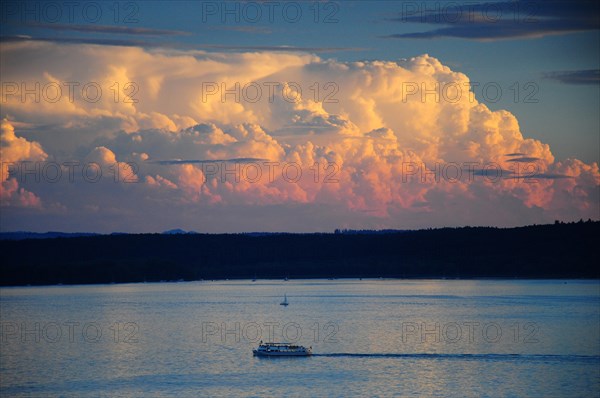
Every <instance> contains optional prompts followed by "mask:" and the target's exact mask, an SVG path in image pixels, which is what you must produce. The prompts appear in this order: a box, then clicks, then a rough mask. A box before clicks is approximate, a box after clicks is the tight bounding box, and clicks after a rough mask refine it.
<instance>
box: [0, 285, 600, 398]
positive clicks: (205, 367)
mask: <svg viewBox="0 0 600 398" xmlns="http://www.w3.org/2000/svg"><path fill="white" fill-rule="evenodd" d="M284 294H287V296H288V300H289V302H290V305H289V306H288V307H284V306H280V305H279V302H281V301H282V299H283V295H284ZM0 315H1V325H0V326H1V329H0V332H1V335H0V342H1V350H0V354H1V355H0V396H2V397H5V396H6V397H50V396H72V397H99V396H100V397H105V396H106V397H155V396H177V397H196V396H286V397H293V396H298V397H306V396H361V397H363V396H406V397H423V396H457V397H462V396H474V397H475V396H477V397H480V396H492V397H502V396H532V397H554V396H556V397H565V396H567V397H568V396H581V397H591V396H598V395H599V394H600V282H599V281H573V280H558V281H556V280H554V281H505V280H500V281H499V280H477V281H472V280H470V281H461V280H411V281H406V280H362V281H359V280H317V281H315V280H290V281H262V280H258V281H256V282H251V281H220V282H189V283H160V284H130V285H96V286H55V287H23V288H3V289H1V290H0ZM260 340H264V341H268V340H275V341H289V342H296V343H298V344H302V345H306V346H312V348H313V352H314V353H315V355H314V356H313V357H309V358H275V359H273V358H256V357H253V356H252V351H251V350H252V348H253V347H255V346H257V345H258V342H259V341H260Z"/></svg>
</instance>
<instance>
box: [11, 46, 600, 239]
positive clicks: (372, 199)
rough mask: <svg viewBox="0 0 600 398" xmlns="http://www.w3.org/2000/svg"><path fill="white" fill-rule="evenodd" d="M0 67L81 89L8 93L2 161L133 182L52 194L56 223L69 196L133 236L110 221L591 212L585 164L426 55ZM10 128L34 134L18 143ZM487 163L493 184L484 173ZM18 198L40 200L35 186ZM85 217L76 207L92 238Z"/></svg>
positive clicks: (305, 220)
mask: <svg viewBox="0 0 600 398" xmlns="http://www.w3.org/2000/svg"><path fill="white" fill-rule="evenodd" d="M6 59H15V60H19V64H21V63H22V64H23V65H22V67H19V68H14V67H10V68H8V67H6V65H2V68H3V71H4V70H7V73H5V74H4V73H3V82H17V83H19V87H20V84H21V82H25V84H26V86H27V87H35V83H36V82H39V83H40V85H41V86H42V87H44V86H46V87H48V90H50V89H51V88H52V87H55V85H63V86H64V84H63V82H80V83H81V84H80V86H77V87H78V89H77V90H75V92H74V93H75V94H74V98H73V101H70V99H69V98H67V93H66V91H65V92H64V93H63V96H62V97H61V98H59V100H57V101H55V102H49V101H45V100H44V98H42V99H41V100H40V101H37V102H36V101H35V100H34V99H35V98H34V96H33V95H29V96H26V97H25V101H24V102H23V101H22V99H21V97H20V95H17V94H12V95H9V96H6V94H7V93H6V91H4V92H3V112H5V115H3V116H8V117H9V119H10V120H11V122H8V121H6V122H5V124H6V125H7V126H9V125H10V123H13V124H12V125H10V126H11V129H9V128H8V127H7V128H6V129H5V128H4V127H3V130H2V134H3V136H2V142H3V158H4V156H5V155H4V152H5V149H4V147H5V144H4V143H5V141H6V142H7V143H8V142H13V144H10V145H12V147H11V146H10V145H9V144H6V147H7V148H12V149H10V150H9V152H8V153H15V154H12V155H10V156H11V158H10V159H16V160H12V161H20V160H30V159H35V160H41V161H43V160H46V159H47V158H52V159H56V161H61V162H62V161H71V160H73V159H79V160H80V161H82V162H95V163H98V164H100V165H101V166H102V167H106V168H110V167H111V165H114V164H117V165H118V167H119V170H120V175H130V176H132V178H133V180H134V181H131V182H133V183H132V184H128V185H127V186H124V184H119V183H112V184H101V185H94V186H93V187H92V185H91V184H85V183H74V184H71V186H69V187H68V190H69V192H70V194H71V196H70V197H69V200H66V201H65V200H64V199H63V200H62V201H61V203H64V202H68V203H66V204H65V206H67V212H66V213H67V214H66V215H62V217H67V218H68V217H69V209H71V208H73V209H75V208H78V209H81V208H82V207H81V205H79V203H85V205H86V206H97V208H98V209H99V211H98V212H94V214H97V216H96V217H102V209H103V208H106V207H107V206H106V203H107V202H109V203H110V204H111V205H110V208H114V206H116V205H117V203H118V204H119V205H120V206H122V207H123V212H124V213H123V212H120V213H119V217H121V220H117V218H116V217H115V220H114V221H113V222H114V225H113V226H111V227H105V226H104V224H103V226H102V228H112V229H115V230H116V229H121V230H122V229H125V228H132V229H133V230H136V229H135V228H136V226H135V224H132V223H131V222H129V223H127V222H126V221H125V220H126V219H127V218H126V217H125V218H124V217H123V214H126V215H127V217H129V218H130V219H131V220H138V221H139V219H140V218H143V214H150V215H151V214H158V213H160V214H161V215H162V216H164V217H159V216H157V217H156V218H155V222H154V223H152V222H150V221H148V220H144V221H143V222H142V221H139V223H140V224H139V227H138V228H139V229H138V230H160V229H163V228H165V229H166V228H168V227H172V226H178V227H185V226H187V227H188V228H190V229H197V230H207V231H222V230H227V229H228V228H229V229H236V230H248V229H253V230H264V229H267V230H273V229H275V230H302V231H306V230H330V229H331V228H332V227H336V226H340V227H345V226H346V227H352V228H361V227H366V228H405V227H412V228H414V227H418V226H429V225H436V226H437V225H464V224H477V225H481V224H486V225H488V224H492V225H518V224H523V223H528V222H538V223H539V222H549V221H552V220H553V219H555V218H565V219H573V218H588V217H591V218H598V217H599V216H600V215H599V214H598V211H599V210H598V200H599V198H598V186H599V184H600V173H599V171H598V165H597V164H596V163H593V164H586V163H583V162H581V161H579V160H577V159H566V160H556V159H555V158H554V156H553V154H552V151H551V148H550V147H549V146H548V145H547V144H545V143H543V142H541V141H539V140H536V139H532V138H527V137H526V136H524V134H523V132H522V131H521V129H520V126H519V123H518V121H517V119H516V117H515V116H514V115H513V114H511V113H510V112H508V111H504V110H499V111H493V110H491V109H489V108H488V107H487V106H486V105H484V104H483V103H481V102H479V101H478V100H477V98H475V97H474V95H473V93H472V92H470V91H469V89H468V88H469V83H470V82H469V78H468V77H467V76H466V75H465V74H463V73H460V72H457V71H453V70H452V69H450V68H449V67H448V66H445V65H443V64H442V62H441V61H440V60H438V59H436V58H434V57H431V56H428V55H423V56H419V57H414V58H410V59H402V60H399V61H398V62H390V61H369V62H349V63H344V62H338V61H335V60H331V59H322V58H319V57H317V56H315V55H310V54H302V53H282V52H277V53H272V52H257V53H245V54H235V53H205V52H200V51H189V52H182V51H178V52H175V51H165V50H143V49H141V48H135V47H109V46H89V45H87V46H83V45H59V44H53V43H36V42H21V43H7V44H6V46H3V48H2V60H3V61H2V62H3V63H4V62H6V61H5V60H6ZM90 82H94V83H95V84H98V85H99V86H100V87H101V88H102V95H101V96H100V97H99V98H98V100H97V101H95V102H94V101H88V100H86V98H84V97H82V92H81V90H80V89H79V87H82V86H83V85H85V84H87V83H90ZM50 83H52V84H50ZM14 89H16V86H11V90H14ZM65 90H66V89H65ZM78 90H79V91H78ZM90 90H91V88H90ZM224 90H228V91H224ZM257 93H260V95H259V96H258V97H257V95H258V94H257ZM88 95H89V94H88ZM117 97H118V98H117ZM88 99H89V98H88ZM18 123H28V124H29V125H32V126H40V127H41V126H45V128H27V129H23V133H22V134H23V137H19V136H17V135H15V130H14V129H12V126H13V125H18ZM3 126H4V124H3ZM5 131H6V132H5ZM16 133H19V131H18V130H17V131H16ZM5 137H6V138H5ZM19 140H21V141H19ZM17 148H19V149H17ZM42 148H44V150H45V151H46V152H45V151H44V150H42ZM26 150H27V151H29V152H27V154H26V153H25V152H26ZM16 153H20V155H17V154H16ZM7 159H8V158H7ZM235 159H238V160H239V161H231V160H235ZM223 160H229V161H227V162H225V161H223ZM3 161H5V160H3ZM160 161H163V162H160ZM164 161H173V162H172V163H169V162H164ZM127 162H131V163H132V164H128V163H127ZM487 166H490V167H491V169H490V170H491V171H490V170H488V171H490V173H491V172H494V171H496V172H497V171H498V170H499V171H500V172H501V173H502V176H501V177H499V178H486V177H485V176H486V174H485V173H482V169H483V168H485V167H487ZM121 168H123V169H121ZM299 171H300V172H301V175H300V174H299V173H298V172H299ZM457 172H460V173H462V175H461V178H454V177H455V176H456V173H457ZM486 172H487V171H486ZM492 174H493V173H492ZM7 181H8V179H5V180H3V184H4V182H7ZM11 184H14V182H13V183H11ZM11 187H12V185H11ZM11 187H9V186H8V185H7V187H6V188H4V186H3V189H5V190H6V192H9V188H10V192H11V194H10V195H11V196H13V195H15V194H16V192H18V191H17V188H14V187H12V188H11ZM27 189H29V190H30V191H31V192H29V193H31V194H32V195H34V197H36V198H41V199H42V200H45V195H48V196H49V199H50V200H54V198H52V197H51V195H52V190H49V189H47V187H46V186H44V184H37V185H35V184H34V185H33V186H31V184H30V185H28V187H27ZM32 192H33V193H32ZM92 192H93V194H92ZM3 204H4V201H3ZM207 213H210V214H211V215H210V216H209V215H207ZM110 214H113V213H110ZM115 214H116V213H115ZM189 214H196V215H199V216H198V218H197V219H196V221H194V220H193V219H190V217H189ZM213 215H214V216H213ZM259 215H260V216H259ZM104 216H105V217H106V214H104ZM148 217H149V218H152V217H151V216H148ZM265 217H268V218H269V219H268V220H267V219H266V218H265ZM232 219H236V220H238V224H235V222H232V221H231V220H232ZM94 220H95V218H94V217H93V216H92V215H91V213H90V215H89V223H91V224H90V225H92V226H91V227H90V229H94V226H93V225H94ZM207 220H210V221H207ZM290 220H295V224H290ZM97 225H100V224H97Z"/></svg>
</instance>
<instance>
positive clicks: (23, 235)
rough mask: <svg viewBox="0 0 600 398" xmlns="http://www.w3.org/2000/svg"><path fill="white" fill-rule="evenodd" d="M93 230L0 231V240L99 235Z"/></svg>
mask: <svg viewBox="0 0 600 398" xmlns="http://www.w3.org/2000/svg"><path fill="white" fill-rule="evenodd" d="M98 235H100V234H96V233H93V232H54V231H49V232H26V231H17V232H0V240H4V239H6V240H23V239H51V238H76V237H80V236H98Z"/></svg>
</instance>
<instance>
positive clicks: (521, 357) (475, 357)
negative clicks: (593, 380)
mask: <svg viewBox="0 0 600 398" xmlns="http://www.w3.org/2000/svg"><path fill="white" fill-rule="evenodd" d="M312 356H313V357H350V358H404V359H431V360H446V359H447V360H461V361H469V360H472V361H569V362H573V361H575V362H580V361H590V362H600V356H597V355H551V354H432V353H412V354H393V353H389V354H388V353H348V352H340V353H337V352H336V353H324V354H313V355H312Z"/></svg>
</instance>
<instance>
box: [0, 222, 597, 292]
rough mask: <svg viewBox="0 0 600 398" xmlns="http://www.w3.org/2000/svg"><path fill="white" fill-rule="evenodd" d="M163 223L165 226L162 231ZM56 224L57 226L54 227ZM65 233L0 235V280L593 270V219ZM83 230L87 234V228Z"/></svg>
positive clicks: (556, 274) (571, 274) (579, 273)
mask: <svg viewBox="0 0 600 398" xmlns="http://www.w3.org/2000/svg"><path fill="white" fill-rule="evenodd" d="M167 232H169V231H167ZM57 234H60V233H57ZM71 235H72V234H66V236H68V237H69V239H63V238H64V237H65V235H58V236H56V237H52V238H50V237H47V239H37V238H35V237H31V238H26V239H22V240H10V239H4V240H1V241H0V252H1V253H2V264H1V265H0V284H1V285H5V286H7V285H28V284H31V285H48V284H58V283H62V284H82V283H112V282H115V283H119V282H143V281H148V282H150V281H163V280H180V279H183V280H199V279H224V278H230V279H233V278H252V277H254V276H256V277H257V278H283V277H289V278H330V277H394V278H442V277H444V278H485V277H500V278H599V277H600V273H599V271H598V267H597V264H598V260H600V258H599V252H598V250H597V242H598V237H599V236H600V222H591V221H589V222H579V223H570V224H563V223H556V224H554V225H535V226H527V227H519V228H487V227H464V228H441V229H429V230H419V231H388V232H386V233H371V232H369V231H351V232H348V231H338V232H337V233H329V234H324V233H321V234H288V233H275V234H272V233H252V234H197V233H185V231H183V232H172V231H171V232H170V233H165V234H116V235H94V234H84V235H85V236H71ZM88 235H89V236H88Z"/></svg>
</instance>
